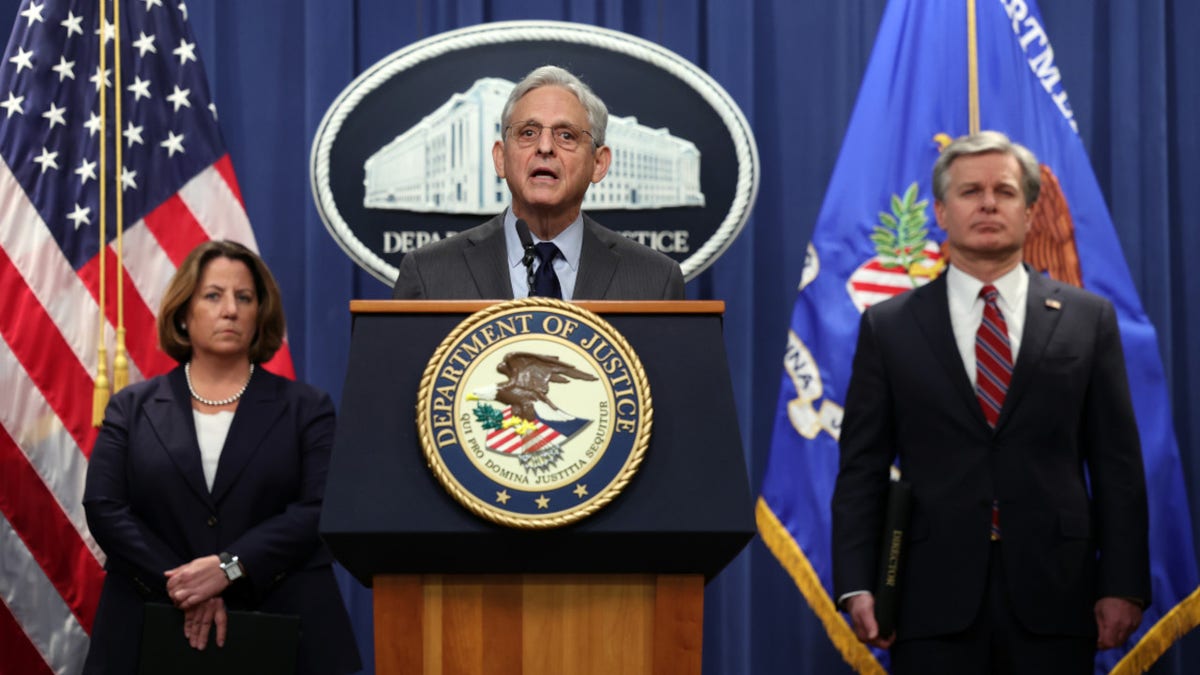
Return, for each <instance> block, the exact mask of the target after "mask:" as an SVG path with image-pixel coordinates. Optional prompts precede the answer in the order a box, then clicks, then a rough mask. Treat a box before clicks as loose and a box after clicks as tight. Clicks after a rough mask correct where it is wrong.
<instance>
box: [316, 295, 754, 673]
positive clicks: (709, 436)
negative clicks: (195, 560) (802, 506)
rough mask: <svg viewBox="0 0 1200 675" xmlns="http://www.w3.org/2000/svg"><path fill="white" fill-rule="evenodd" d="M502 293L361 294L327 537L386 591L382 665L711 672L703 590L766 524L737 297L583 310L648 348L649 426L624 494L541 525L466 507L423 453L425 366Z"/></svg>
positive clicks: (435, 669)
mask: <svg viewBox="0 0 1200 675" xmlns="http://www.w3.org/2000/svg"><path fill="white" fill-rule="evenodd" d="M490 304H492V303H487V302H473V301H461V302H431V301H354V302H352V303H351V312H352V314H353V317H354V329H353V330H354V334H353V337H352V340H351V352H350V359H349V366H348V369H347V375H346V385H345V389H344V391H343V395H342V409H341V413H340V415H339V418H338V432H337V437H336V440H335V443H334V453H333V460H332V463H331V466H330V474H329V478H328V484H327V487H326V494H325V505H324V510H323V512H322V517H321V534H322V535H323V536H324V538H325V540H326V542H327V543H328V545H329V547H330V548H331V549H332V551H333V553H334V555H335V556H337V558H338V560H339V561H340V562H341V563H342V564H343V565H344V566H345V567H346V568H347V569H348V570H350V572H351V573H353V574H354V575H355V576H356V577H357V578H358V579H359V581H361V582H362V583H363V584H365V585H369V586H372V587H373V589H374V604H375V667H376V672H377V673H380V674H381V675H391V674H410V673H411V674H414V675H451V674H454V675H518V674H523V675H585V674H586V675H591V674H596V675H600V674H603V675H612V674H621V675H638V674H640V673H645V674H647V675H649V674H651V673H653V674H654V675H674V674H678V675H699V673H700V663H701V643H702V630H703V606H704V583H705V581H706V580H707V579H711V578H712V577H713V576H715V575H716V574H717V573H718V572H719V571H720V570H721V569H722V568H723V567H724V566H725V565H726V564H727V563H728V562H729V561H730V560H732V559H733V558H734V556H736V555H737V553H738V552H739V551H740V550H741V549H742V548H743V547H744V546H745V545H746V543H747V542H748V541H749V540H750V538H751V537H752V536H753V533H754V521H753V504H752V500H751V497H750V490H749V484H748V481H747V477H746V468H745V464H744V460H743V456H742V449H741V441H740V436H739V433H738V427H737V422H736V419H737V418H736V414H735V412H734V405H733V397H732V388H731V386H730V380H729V373H728V366H727V361H726V358H725V348H724V342H723V339H722V336H721V314H722V312H723V311H724V303H720V302H703V301H691V302H687V301H680V302H599V301H597V302H580V303H578V304H579V305H581V306H583V307H585V308H587V309H589V310H591V311H593V312H596V313H598V314H600V315H602V316H603V317H604V318H605V320H606V321H608V322H609V323H610V324H612V325H613V326H614V327H615V328H616V329H617V330H618V331H620V332H621V334H622V335H623V336H624V337H625V338H626V340H628V342H629V343H630V345H631V346H632V347H633V349H634V351H636V352H637V354H638V356H639V358H640V359H641V361H642V364H643V366H644V368H645V370H646V375H647V377H648V379H649V382H650V387H651V391H652V396H653V398H654V415H655V416H654V428H653V435H652V437H651V442H650V446H649V448H648V450H647V453H646V458H645V461H644V462H643V464H642V466H641V468H640V469H639V471H638V474H637V475H636V476H635V477H634V479H633V480H632V481H631V482H630V484H629V485H628V486H626V487H625V489H624V490H623V491H622V493H621V494H620V495H619V496H618V497H617V498H616V499H614V500H613V502H612V503H611V504H609V505H607V506H606V507H605V508H604V509H602V510H600V511H599V512H598V513H596V514H594V515H592V516H590V517H588V518H586V519H583V520H581V521H579V522H576V523H574V524H571V525H569V526H566V527H563V528H559V529H552V530H540V531H532V530H516V529H510V528H506V527H502V526H500V525H496V524H494V523H491V522H488V521H486V520H483V519H481V518H478V517H477V516H475V515H473V514H471V513H470V512H468V511H467V510H466V509H465V508H463V507H462V506H461V505H459V504H458V503H457V502H456V501H454V500H453V499H452V498H451V497H450V495H449V494H447V493H446V491H445V490H444V489H443V488H442V486H441V485H440V484H438V482H437V481H436V480H435V479H434V477H433V476H432V474H431V472H430V470H429V468H428V467H427V466H426V465H425V459H424V456H423V454H422V452H421V449H420V443H419V438H418V435H417V429H416V424H415V414H416V413H415V411H416V398H417V389H418V383H419V381H420V379H421V375H422V373H423V371H424V369H425V366H426V364H427V363H428V361H429V359H430V357H431V356H432V355H433V352H434V350H435V349H436V348H437V346H438V344H439V343H440V342H441V341H442V339H443V338H444V337H445V336H446V335H447V334H448V333H450V332H451V331H452V330H453V329H454V327H455V326H456V325H457V324H458V323H459V322H460V321H461V320H462V319H463V318H465V317H466V316H467V315H469V314H471V313H472V312H475V311H478V310H480V309H483V308H484V307H487V306H489V305H490Z"/></svg>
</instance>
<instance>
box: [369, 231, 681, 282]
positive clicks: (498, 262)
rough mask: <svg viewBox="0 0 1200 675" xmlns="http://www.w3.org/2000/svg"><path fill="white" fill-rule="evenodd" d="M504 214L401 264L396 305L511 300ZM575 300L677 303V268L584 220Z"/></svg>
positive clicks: (430, 246)
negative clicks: (402, 302) (422, 301)
mask: <svg viewBox="0 0 1200 675" xmlns="http://www.w3.org/2000/svg"><path fill="white" fill-rule="evenodd" d="M512 296H513V292H512V279H511V277H510V275H509V270H508V253H507V249H506V247H505V244H504V214H503V213H502V214H500V215H498V216H496V217H495V218H492V219H491V220H489V221H487V222H486V223H484V224H482V225H479V226H477V227H473V228H471V229H469V230H467V231H465V232H461V233H459V234H456V235H454V236H453V237H449V238H446V239H442V240H440V241H436V242H433V243H431V244H427V245H425V246H422V247H421V248H419V249H417V250H415V251H412V252H411V253H408V254H406V255H405V256H404V259H403V260H401V261H400V275H399V276H398V277H397V278H396V285H395V286H394V287H393V289H392V297H393V298H398V299H410V300H415V299H425V300H493V299H498V300H511V299H512ZM573 299H575V300H682V299H683V273H682V272H681V271H680V269H679V263H677V262H675V261H674V260H672V259H671V258H668V257H667V256H665V255H663V254H661V253H659V252H657V251H654V250H652V249H650V248H649V247H646V246H643V245H641V244H639V243H637V242H635V241H632V240H631V239H629V238H628V237H623V236H621V235H619V234H617V233H616V232H613V231H612V230H610V229H608V228H606V227H604V226H603V225H601V224H599V223H597V222H596V221H594V220H592V219H591V218H590V217H588V215H587V214H584V216H583V248H582V250H581V251H580V255H579V273H578V275H577V276H576V281H575V293H574V296H573Z"/></svg>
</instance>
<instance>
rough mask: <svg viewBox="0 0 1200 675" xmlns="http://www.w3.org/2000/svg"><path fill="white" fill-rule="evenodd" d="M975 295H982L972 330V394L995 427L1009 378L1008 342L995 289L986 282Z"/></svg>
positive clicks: (1010, 379)
mask: <svg viewBox="0 0 1200 675" xmlns="http://www.w3.org/2000/svg"><path fill="white" fill-rule="evenodd" d="M979 296H980V297H982V298H983V321H981V322H980V323H979V331H978V332H977V333H975V396H976V398H978V399H979V406H980V407H981V408H982V409H983V416H984V417H986V418H987V422H988V425H989V426H991V427H993V428H995V426H996V422H997V420H999V419H1000V409H1001V408H1003V407H1004V397H1005V395H1006V394H1007V393H1008V384H1009V382H1011V381H1012V369H1013V360H1012V346H1011V345H1010V344H1009V342H1008V324H1006V323H1005V322H1004V315H1003V314H1001V313H1000V306H999V305H997V304H996V299H997V298H999V297H1000V293H999V291H997V290H996V287H995V286H992V285H991V284H988V285H987V286H984V287H983V288H982V289H980V290H979Z"/></svg>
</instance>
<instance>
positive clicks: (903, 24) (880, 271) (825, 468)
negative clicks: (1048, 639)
mask: <svg viewBox="0 0 1200 675" xmlns="http://www.w3.org/2000/svg"><path fill="white" fill-rule="evenodd" d="M975 5H976V12H977V21H976V26H977V33H978V41H977V52H976V53H977V58H978V61H977V62H978V68H977V73H978V83H979V84H978V92H979V100H978V111H979V119H980V127H981V128H984V129H995V130H997V131H1001V132H1004V133H1005V134H1007V135H1008V136H1009V137H1010V138H1012V139H1013V140H1015V141H1017V142H1019V143H1021V144H1023V145H1025V146H1027V147H1029V148H1030V149H1031V150H1033V152H1034V153H1035V154H1036V155H1037V156H1038V159H1039V160H1040V161H1041V163H1042V178H1043V190H1042V198H1041V199H1039V201H1038V204H1037V206H1036V207H1035V210H1034V221H1035V223H1034V226H1033V229H1032V231H1031V233H1030V236H1029V239H1028V241H1027V243H1026V248H1025V258H1026V261H1027V262H1029V263H1030V264H1031V265H1032V266H1034V267H1035V268H1037V269H1038V270H1039V271H1042V272H1044V273H1047V274H1049V275H1050V276H1053V277H1054V278H1056V279H1060V280H1062V281H1066V282H1068V283H1074V284H1076V285H1081V286H1083V287H1084V288H1087V289H1088V290H1090V291H1093V292H1095V293H1098V294H1100V295H1103V296H1104V297H1107V298H1108V299H1109V300H1111V301H1112V303H1113V305H1114V306H1115V307H1116V310H1117V314H1118V317H1119V322H1120V328H1121V339H1122V343H1123V347H1124V351H1125V357H1126V367H1127V370H1128V375H1129V385H1130V389H1131V393H1132V395H1133V401H1134V407H1135V413H1136V415H1137V421H1138V428H1139V432H1140V435H1141V441H1142V454H1143V459H1144V462H1145V467H1146V481H1147V483H1148V486H1147V487H1148V494H1149V498H1150V555H1151V563H1152V583H1153V604H1152V605H1151V606H1150V607H1148V608H1147V609H1146V611H1145V616H1144V619H1143V621H1142V626H1141V627H1140V628H1139V630H1138V632H1137V633H1135V635H1134V637H1133V639H1131V641H1130V643H1129V644H1130V645H1131V646H1133V645H1136V646H1134V647H1133V648H1132V650H1131V651H1130V652H1129V654H1128V656H1127V657H1126V658H1125V660H1123V661H1121V662H1120V663H1119V664H1118V663H1117V662H1118V660H1119V659H1121V658H1122V656H1123V655H1125V652H1124V650H1121V649H1114V650H1108V651H1105V652H1102V653H1100V654H1099V655H1098V657H1097V672H1109V671H1110V670H1113V672H1121V673H1124V672H1130V673H1132V672H1139V673H1140V672H1142V670H1141V668H1142V667H1144V666H1148V665H1149V664H1150V663H1152V662H1153V661H1154V660H1155V659H1157V658H1158V656H1160V655H1161V653H1162V652H1163V651H1164V650H1165V649H1166V648H1167V647H1169V646H1170V645H1171V644H1172V643H1173V642H1174V641H1175V640H1176V639H1177V638H1178V637H1179V636H1181V635H1182V634H1183V633H1185V632H1187V631H1188V630H1190V629H1191V628H1193V627H1194V626H1195V625H1196V624H1197V621H1198V619H1200V597H1198V594H1197V571H1196V562H1195V559H1194V558H1193V547H1192V530H1191V523H1190V522H1189V518H1188V513H1189V511H1188V507H1187V499H1186V494H1185V490H1184V484H1183V479H1182V475H1183V474H1182V472H1181V470H1180V463H1179V452H1178V447H1177V445H1176V442H1175V436H1174V431H1173V428H1172V424H1171V417H1170V410H1171V406H1170V402H1169V400H1168V398H1167V388H1166V381H1165V378H1164V374H1163V369H1162V363H1161V361H1160V359H1159V352H1158V345H1157V342H1156V337H1155V332H1154V328H1153V326H1151V325H1150V323H1149V321H1148V319H1147V317H1146V315H1145V312H1144V311H1143V310H1142V306H1141V302H1140V301H1139V299H1138V297H1137V293H1136V291H1135V289H1134V286H1133V282H1132V279H1131V278H1130V275H1129V270H1128V268H1127V266H1126V264H1125V260H1124V257H1123V256H1122V253H1121V249H1120V245H1119V242H1118V240H1117V236H1116V232H1115V230H1114V228H1113V224H1112V219H1111V217H1110V215H1109V213H1108V209H1107V207H1106V206H1105V202H1104V199H1103V195H1102V194H1101V192H1100V189H1099V186H1098V184H1097V183H1096V179H1095V176H1094V174H1093V173H1092V168H1091V164H1090V163H1089V161H1088V158H1087V156H1086V153H1085V152H1084V148H1083V144H1082V143H1081V141H1080V139H1079V137H1078V135H1077V133H1076V124H1075V121H1074V115H1073V112H1072V110H1071V107H1070V100H1069V98H1068V97H1067V93H1066V90H1065V89H1064V87H1063V83H1062V79H1061V76H1060V73H1059V71H1058V68H1057V67H1056V64H1055V59H1054V50H1053V48H1052V47H1051V43H1050V40H1049V38H1048V37H1047V36H1046V34H1045V31H1044V30H1043V27H1042V23H1041V17H1040V13H1039V11H1038V8H1037V4H1036V2H1035V1H1034V0H1011V1H1006V0H976V2H975ZM968 52H969V49H968V31H967V1H966V0H944V1H937V2H931V1H929V0H892V2H890V3H889V4H888V7H887V9H886V11H885V13H884V17H883V20H882V22H881V24H880V28H879V34H878V37H877V38H876V41H875V47H874V50H873V52H872V55H871V60H870V62H869V64H868V67H867V72H866V75H865V76H864V78H863V83H862V87H861V89H860V91H859V95H858V101H857V103H856V105H855V108H854V113H853V115H852V117H851V120H850V125H849V127H848V129H847V132H846V137H845V139H844V141H843V144H842V149H841V153H840V155H839V157H838V161H837V164H836V166H835V168H834V173H833V177H832V179H831V180H830V184H829V188H828V191H827V192H826V195H825V202H824V204H823V205H822V207H821V211H820V215H819V216H818V220H817V223H816V227H815V228H814V231H813V237H812V241H811V243H810V245H809V247H808V250H807V254H806V256H805V259H804V264H803V269H802V272H801V281H800V292H799V295H798V297H797V299H796V304H795V307H794V309H793V312H792V320H791V329H790V331H789V332H788V335H787V347H786V350H785V353H784V359H783V366H784V367H783V378H782V384H781V386H780V396H779V403H778V406H777V411H776V422H775V428H774V434H773V438H772V447H771V454H770V459H769V461H768V465H767V470H766V474H765V478H764V480H763V486H762V494H761V498H760V499H759V502H758V507H757V517H758V526H759V531H760V533H761V534H762V537H763V540H764V542H765V543H766V544H767V545H768V547H769V548H770V549H771V550H772V552H773V553H774V554H775V556H776V557H777V558H778V559H779V561H780V563H781V564H782V565H783V566H784V568H786V569H787V571H788V572H789V573H790V574H791V576H792V578H793V579H794V580H795V582H796V584H797V586H798V587H799V589H800V591H801V592H802V594H803V595H804V597H805V599H806V600H807V601H808V603H809V605H810V606H811V607H812V608H813V610H814V612H815V613H816V614H817V616H818V617H819V618H820V619H821V621H822V623H823V625H824V626H825V629H826V631H827V633H828V634H829V637H830V639H831V640H832V641H833V643H834V644H835V646H836V647H837V648H838V649H839V650H840V651H841V653H842V655H843V657H844V658H845V659H846V661H847V662H848V663H850V664H851V665H852V666H853V667H855V668H856V669H857V670H859V671H860V672H880V671H882V666H881V665H880V664H879V662H878V661H876V660H875V658H874V657H873V656H872V654H871V653H870V652H869V651H868V650H867V649H866V648H865V647H864V646H863V645H861V644H860V643H859V642H858V641H857V639H856V638H855V637H854V634H853V633H852V632H851V630H850V628H849V626H848V625H847V624H846V622H845V620H844V619H843V618H842V617H841V616H840V615H839V614H838V612H837V610H836V609H835V607H834V603H833V599H832V598H831V597H830V594H831V592H832V563H831V554H830V526H831V524H830V519H831V515H830V501H831V498H832V494H833V484H834V480H835V478H836V475H837V466H838V446H837V437H838V432H839V429H840V424H841V416H842V408H841V406H842V403H843V401H844V400H845V393H846V386H847V384H848V382H849V380H850V368H851V361H852V358H853V350H854V345H855V344H856V339H857V332H858V324H859V318H860V316H861V313H862V311H863V310H864V309H865V308H866V307H868V306H870V305H872V304H874V303H876V302H879V301H881V300H884V299H886V298H889V297H891V296H893V295H896V294H898V293H901V292H903V291H905V290H907V289H911V288H915V287H916V286H919V285H922V284H924V283H928V282H929V281H930V280H931V279H933V278H935V277H936V276H937V275H938V274H939V273H941V272H942V270H943V269H944V267H945V261H944V260H942V257H941V253H940V241H941V239H942V233H941V231H940V230H939V229H938V228H937V227H936V225H934V223H933V216H932V212H931V209H930V208H929V207H930V205H931V204H932V201H933V197H932V192H933V191H932V186H931V172H932V167H933V163H934V161H935V160H936V159H937V156H938V152H939V151H940V148H941V147H944V145H945V144H946V143H948V142H949V141H950V140H951V139H952V138H955V137H957V136H960V135H963V134H966V133H968V131H969V124H970V117H969V111H970V109H971V108H970V101H969V86H968V82H969V79H968V74H969V70H968Z"/></svg>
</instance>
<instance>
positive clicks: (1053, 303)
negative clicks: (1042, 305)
mask: <svg viewBox="0 0 1200 675" xmlns="http://www.w3.org/2000/svg"><path fill="white" fill-rule="evenodd" d="M1046 306H1047V307H1049V308H1050V309H1062V303H1061V302H1059V301H1058V300H1055V299H1053V298H1046Z"/></svg>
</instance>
